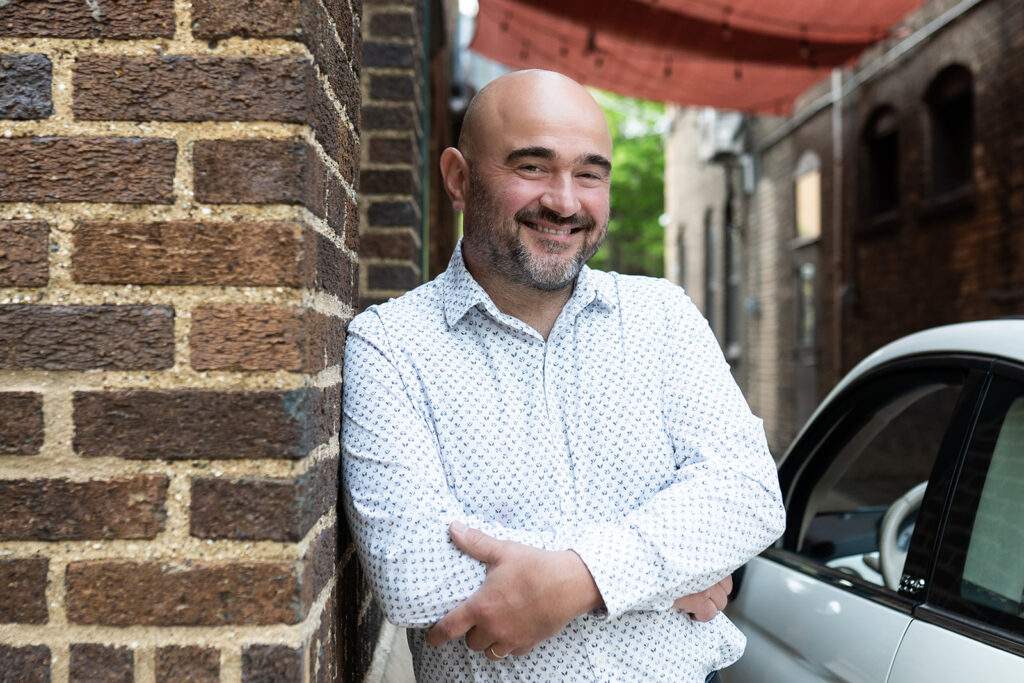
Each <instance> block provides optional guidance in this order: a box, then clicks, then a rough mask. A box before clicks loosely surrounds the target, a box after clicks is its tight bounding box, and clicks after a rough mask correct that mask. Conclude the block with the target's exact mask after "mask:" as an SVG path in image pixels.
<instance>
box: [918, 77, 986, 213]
mask: <svg viewBox="0 0 1024 683" xmlns="http://www.w3.org/2000/svg"><path fill="white" fill-rule="evenodd" d="M925 102H926V104H927V105H928V114H929V124H930V126H929V127H930V128H931V162H932V173H931V182H932V187H931V189H932V194H935V195H942V194H946V193H948V192H952V191H954V190H958V189H960V188H962V187H965V186H968V185H970V184H971V182H972V180H973V178H974V163H973V148H974V78H973V76H972V75H971V72H970V70H969V69H967V67H964V66H961V65H960V64H953V65H951V66H947V67H946V68H945V69H943V70H942V71H940V72H939V74H938V75H937V76H936V77H935V79H934V80H933V81H932V82H931V84H930V85H929V86H928V90H927V92H926V93H925Z"/></svg>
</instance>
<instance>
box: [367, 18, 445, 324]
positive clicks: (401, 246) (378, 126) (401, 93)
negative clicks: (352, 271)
mask: <svg viewBox="0 0 1024 683" xmlns="http://www.w3.org/2000/svg"><path fill="white" fill-rule="evenodd" d="M423 7H424V3H423V2H417V1H415V0H366V12H365V16H364V17H363V65H364V67H363V68H364V71H365V73H364V78H363V81H362V86H363V121H364V128H365V131H364V136H363V158H362V179H361V187H360V192H361V193H362V197H363V200H364V201H363V203H362V205H361V206H362V209H363V212H364V213H363V217H362V218H363V220H362V222H361V225H362V237H361V240H360V243H361V245H362V249H361V252H360V256H361V266H362V268H361V270H362V278H363V281H362V283H361V287H360V292H361V293H362V303H363V305H364V306H365V305H369V304H372V303H377V302H379V301H384V300H387V299H388V298H389V297H393V296H399V295H401V294H402V293H404V292H406V291H407V290H410V289H412V288H414V287H416V286H417V285H419V284H420V283H421V282H422V281H423V273H422V270H421V253H422V249H423V244H422V228H421V226H422V224H423V218H422V216H423V201H422V197H423V195H422V192H421V189H422V188H421V178H422V177H423V176H424V175H427V174H425V173H424V172H423V167H422V166H421V150H422V143H423V135H424V130H423V128H424V125H423V123H424V122H423V117H424V113H425V111H426V99H425V98H426V96H427V93H426V92H425V90H426V88H427V87H428V83H427V81H426V79H424V77H423V76H424V74H423V68H424V66H423V62H424V55H423V35H422V32H423V28H424V25H425V24H424V21H423V17H422V14H423ZM431 163H433V161H432V162H431ZM431 170H432V169H431Z"/></svg>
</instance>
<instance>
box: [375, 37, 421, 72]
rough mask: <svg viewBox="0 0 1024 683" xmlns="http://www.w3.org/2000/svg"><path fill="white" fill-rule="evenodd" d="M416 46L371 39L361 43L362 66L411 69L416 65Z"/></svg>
mask: <svg viewBox="0 0 1024 683" xmlns="http://www.w3.org/2000/svg"><path fill="white" fill-rule="evenodd" d="M415 49H416V46H414V45H406V44H402V43H399V44H395V43H380V42H376V41H371V42H369V43H364V44H363V66H367V67H383V68H391V69H412V68H413V67H415V66H416V54H415V52H414V50H415Z"/></svg>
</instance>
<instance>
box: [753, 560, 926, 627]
mask: <svg viewBox="0 0 1024 683" xmlns="http://www.w3.org/2000/svg"><path fill="white" fill-rule="evenodd" d="M761 557H764V558H766V559H769V560H772V561H774V562H776V563H778V564H781V565H782V566H784V567H787V568H789V569H793V570H795V571H798V572H800V573H801V574H806V575H807V576H810V577H811V578H814V579H817V580H818V581H821V582H822V583H824V584H827V585H829V586H833V587H835V588H838V589H840V590H842V591H845V592H847V593H852V594H853V595H856V596H858V597H862V598H867V599H868V600H871V601H872V602H875V603H878V604H881V605H884V606H885V607H889V608H891V609H894V610H896V611H898V612H902V613H903V614H906V615H908V616H909V615H911V614H912V613H913V609H914V606H915V605H916V602H915V601H914V600H912V599H911V598H909V597H907V596H905V595H901V594H899V593H893V592H892V591H890V590H888V589H886V588H882V587H880V586H876V585H875V584H873V583H871V582H870V581H865V580H864V579H862V578H860V577H857V576H853V575H852V574H847V573H846V572H843V571H840V570H839V569H834V568H832V567H829V566H827V565H824V564H821V563H820V562H815V561H814V560H810V559H808V558H806V557H804V556H803V555H800V554H798V553H795V552H793V551H791V550H784V549H782V548H768V549H767V550H765V551H764V552H762V553H761Z"/></svg>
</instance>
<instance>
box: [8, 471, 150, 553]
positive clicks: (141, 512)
mask: <svg viewBox="0 0 1024 683" xmlns="http://www.w3.org/2000/svg"><path fill="white" fill-rule="evenodd" d="M166 496H167V477H165V476H158V475H151V476H139V477H130V478H124V479H113V480H96V481H69V480H67V479H4V480H0V540H5V541H18V540H22V541H63V540H85V539H111V538H153V537H155V536H156V535H157V534H158V533H160V531H162V530H163V528H164V520H165V518H166V511H165V510H164V501H165V499H166Z"/></svg>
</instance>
